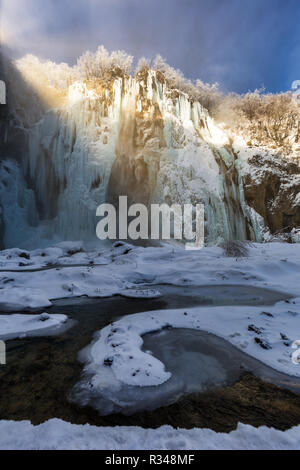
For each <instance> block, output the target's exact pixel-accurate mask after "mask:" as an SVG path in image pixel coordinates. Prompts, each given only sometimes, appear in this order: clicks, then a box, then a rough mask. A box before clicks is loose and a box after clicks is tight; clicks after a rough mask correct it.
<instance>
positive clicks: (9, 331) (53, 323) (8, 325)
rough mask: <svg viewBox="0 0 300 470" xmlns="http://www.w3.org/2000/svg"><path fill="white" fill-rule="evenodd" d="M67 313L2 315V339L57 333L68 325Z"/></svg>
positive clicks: (0, 326) (0, 329)
mask: <svg viewBox="0 0 300 470" xmlns="http://www.w3.org/2000/svg"><path fill="white" fill-rule="evenodd" d="M67 319H68V318H67V316H66V315H59V314H55V315H48V313H42V314H41V315H24V314H23V315H18V314H16V315H0V339H1V340H8V339H14V338H26V337H28V336H39V335H46V334H56V333H59V332H61V331H62V330H63V329H64V328H65V327H66V322H67Z"/></svg>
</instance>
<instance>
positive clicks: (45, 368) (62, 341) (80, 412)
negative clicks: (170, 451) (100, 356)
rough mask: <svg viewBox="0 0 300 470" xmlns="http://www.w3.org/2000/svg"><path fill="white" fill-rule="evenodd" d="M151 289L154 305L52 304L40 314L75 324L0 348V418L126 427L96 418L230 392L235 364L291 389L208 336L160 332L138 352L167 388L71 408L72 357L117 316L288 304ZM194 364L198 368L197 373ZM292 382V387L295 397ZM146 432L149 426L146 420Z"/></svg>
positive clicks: (251, 295)
mask: <svg viewBox="0 0 300 470" xmlns="http://www.w3.org/2000/svg"><path fill="white" fill-rule="evenodd" d="M152 287H154V286H152ZM141 288H144V286H143V287H141ZM155 288H156V289H158V290H159V291H160V292H161V294H162V295H161V297H159V298H156V299H146V298H143V299H137V298H125V297H120V296H115V297H112V298H102V299H89V298H86V297H81V298H74V299H61V300H58V301H55V302H54V305H53V306H52V307H50V308H47V309H46V311H47V312H48V313H63V314H66V315H67V316H68V318H70V319H72V320H75V322H74V326H73V327H72V328H71V329H69V330H67V331H65V332H63V333H62V334H60V335H58V336H55V337H47V338H28V339H22V338H20V339H15V340H11V341H8V342H7V364H6V366H5V367H2V368H1V369H0V396H1V397H5V399H4V398H2V399H1V400H0V419H17V420H19V419H30V420H31V421H32V422H35V423H38V422H42V421H44V420H46V419H50V418H54V417H60V418H62V419H67V420H70V421H72V422H77V423H80V422H90V423H96V424H101V425H102V424H105V423H107V424H110V425H111V424H113V423H115V424H126V423H129V421H128V420H129V418H126V417H124V418H121V417H120V416H119V417H117V416H116V417H115V418H114V415H111V416H106V417H105V416H104V417H102V416H100V415H99V413H100V414H102V415H103V414H104V415H106V414H107V413H110V412H112V411H113V412H117V411H121V412H122V413H128V414H130V413H132V412H134V411H138V410H144V409H147V408H152V409H153V408H157V407H159V406H163V405H165V404H166V403H171V402H174V401H176V400H177V399H178V398H179V397H180V396H182V395H185V394H189V393H191V392H195V391H204V393H205V390H210V389H211V388H210V387H212V388H214V389H215V388H216V387H218V386H220V385H230V384H231V383H233V382H234V381H235V380H237V379H238V377H239V376H240V374H241V372H242V369H241V365H242V366H243V367H245V368H246V369H247V368H248V369H249V370H252V371H253V372H254V373H255V374H256V373H257V374H258V375H259V376H261V377H263V378H264V379H266V380H271V381H272V382H274V383H276V384H279V385H283V386H285V387H286V386H287V387H291V386H292V383H291V382H292V379H291V378H289V377H287V376H284V375H283V374H279V373H276V372H274V371H273V370H272V369H269V368H266V367H261V364H260V363H259V362H258V361H255V360H254V359H253V360H252V359H251V358H249V356H246V355H245V354H243V353H242V352H240V351H238V350H237V349H235V348H234V347H233V346H231V345H230V344H228V343H227V342H226V341H224V340H221V339H219V338H217V337H215V336H213V335H207V334H206V333H202V332H200V331H198V332H196V331H192V332H191V331H190V330H186V331H183V330H177V331H175V330H163V331H162V332H158V333H152V334H149V335H145V336H144V341H145V343H144V347H145V348H146V349H148V350H149V349H150V350H152V352H153V354H154V355H155V356H157V357H158V358H160V359H162V361H163V362H164V363H165V365H166V368H167V369H169V370H170V371H172V372H173V377H174V378H173V379H172V381H170V382H168V383H167V384H164V385H163V386H162V388H161V389H160V388H158V387H149V389H148V390H147V391H146V393H145V390H143V391H141V390H139V392H142V393H140V396H139V397H138V396H137V395H132V392H134V393H135V391H134V390H129V389H128V390H126V391H125V395H124V394H121V396H122V399H124V397H125V398H126V394H127V395H128V396H129V398H130V400H127V401H126V399H125V400H124V403H123V404H122V405H121V406H120V395H119V396H116V397H115V398H116V400H115V401H114V403H112V401H111V400H110V401H107V400H106V398H105V397H102V399H99V396H97V397H94V398H93V397H89V399H88V400H86V399H85V397H78V396H77V397H76V403H77V404H79V406H78V405H77V404H76V403H74V401H72V402H70V401H69V397H70V391H71V390H73V389H74V386H75V384H76V383H78V381H79V380H80V375H81V373H82V364H81V363H80V362H79V361H78V353H79V351H81V350H82V349H83V348H85V347H86V346H88V345H89V344H90V343H91V342H92V339H93V335H94V333H95V332H97V331H99V330H101V329H102V328H104V327H105V326H106V325H108V324H110V323H111V322H113V321H116V320H117V319H118V318H120V317H122V316H124V315H128V314H134V313H138V312H143V311H150V310H160V309H167V308H181V307H193V306H197V305H226V304H227V305H233V304H235V305H236V304H239V305H272V304H274V303H275V302H277V301H278V300H283V299H287V298H289V295H287V294H285V293H280V292H275V291H272V290H268V289H259V288H256V287H251V286H250V287H249V286H230V285H227V286H224V285H223V286H201V287H177V286H169V285H163V286H155ZM181 335H183V336H181ZM178 344H179V346H178ZM172 357H173V359H172ZM174 359H175V360H174ZM198 364H202V367H201V369H200V368H199V367H198ZM174 367H175V369H174V371H173V368H174ZM184 375H186V379H185V378H184ZM298 383H299V381H297V383H296V384H295V390H297V386H298V385H297V384H298ZM154 388H155V391H154ZM73 398H74V397H73ZM110 398H113V397H110ZM132 398H134V400H132ZM82 405H89V406H88V407H85V406H84V407H82ZM123 405H124V406H123ZM95 408H96V410H95ZM158 411H159V410H158ZM135 416H136V418H134V420H133V421H130V422H131V423H132V424H135V423H137V424H138V423H139V424H141V423H144V421H140V419H144V418H140V417H139V416H138V415H135ZM132 419H133V418H130V420H132ZM124 420H125V421H124ZM126 420H127V421H126ZM159 420H160V421H159V422H161V423H164V422H169V420H167V419H165V418H163V416H161V417H160V418H159ZM146 425H147V426H149V427H151V426H152V421H151V418H149V422H148V421H147V422H146Z"/></svg>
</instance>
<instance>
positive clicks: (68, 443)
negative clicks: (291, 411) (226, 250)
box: [0, 419, 300, 450]
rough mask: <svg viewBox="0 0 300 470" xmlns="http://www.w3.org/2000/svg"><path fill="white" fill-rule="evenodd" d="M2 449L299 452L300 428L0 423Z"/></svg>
mask: <svg viewBox="0 0 300 470" xmlns="http://www.w3.org/2000/svg"><path fill="white" fill-rule="evenodd" d="M0 449H6V450H15V449H18V450H20V449H26V450H57V449H59V450H60V449H63V450H77V449H80V450H85V449H86V450H92V449H98V450H143V449H145V450H165V449H166V450H174V449H175V450H203V449H204V450H240V449H241V450H246V449H249V450H257V449H263V450H272V449H273V450H299V449H300V426H298V427H294V428H292V429H289V430H288V431H285V432H282V431H278V430H275V429H272V428H267V427H261V428H254V427H252V426H249V425H245V424H239V425H238V427H237V429H236V430H235V431H232V432H231V433H228V434H226V433H216V432H214V431H212V430H210V429H191V430H187V429H174V428H172V427H171V426H162V427H160V428H158V429H143V428H140V427H134V426H131V427H127V426H126V427H125V426H124V427H123V426H122V427H121V426H116V427H96V426H90V425H88V424H86V425H75V424H70V423H66V422H65V421H61V420H59V419H52V420H50V421H47V422H45V423H43V424H40V425H39V426H33V425H32V424H31V423H30V422H29V421H21V422H14V421H0Z"/></svg>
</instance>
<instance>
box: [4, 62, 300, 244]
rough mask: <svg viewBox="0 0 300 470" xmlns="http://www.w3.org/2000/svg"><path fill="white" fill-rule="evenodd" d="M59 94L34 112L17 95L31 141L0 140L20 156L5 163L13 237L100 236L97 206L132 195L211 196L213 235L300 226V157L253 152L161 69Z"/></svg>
mask: <svg viewBox="0 0 300 470" xmlns="http://www.w3.org/2000/svg"><path fill="white" fill-rule="evenodd" d="M52 93H53V90H52ZM48 95H49V93H48ZM51 96H52V95H51ZM40 98H41V99H42V98H43V96H42V97H40ZM23 99H24V98H23ZM17 101H18V100H17ZM55 103H56V106H57V107H56V108H55V109H49V108H48V110H47V111H46V112H45V111H42V112H41V114H39V113H36V115H37V118H36V120H35V121H34V122H32V116H34V115H35V113H34V112H32V113H30V108H31V106H33V104H32V103H31V102H28V101H27V102H23V103H20V100H19V103H18V106H17V109H18V115H19V116H20V115H21V116H22V118H20V117H19V123H18V125H15V124H14V125H13V129H14V130H12V129H11V130H10V132H19V133H20V134H21V135H22V139H23V143H22V144H20V146H19V148H18V149H17V150H16V149H15V148H14V151H13V152H10V151H8V147H7V148H6V151H5V147H4V148H3V147H2V148H1V153H2V154H3V155H6V156H7V157H11V156H13V157H14V158H15V157H16V156H18V160H19V163H18V164H17V163H16V162H12V161H10V162H9V165H6V169H5V168H4V167H3V165H2V169H1V176H0V181H1V194H2V206H3V211H4V221H5V227H6V229H5V234H4V243H5V245H6V246H15V245H16V244H19V245H20V246H21V245H24V244H25V245H26V244H27V245H28V244H32V243H35V244H37V243H39V244H40V243H43V242H45V243H46V242H47V241H48V240H53V239H85V240H91V241H96V235H95V225H96V223H97V220H96V216H95V214H96V208H97V206H98V205H99V204H101V203H102V202H105V201H109V202H116V200H117V198H118V196H119V195H124V194H126V195H128V197H129V203H131V202H140V203H144V204H147V205H149V204H151V203H154V202H155V203H162V202H166V203H168V204H173V203H181V204H184V203H192V204H196V203H197V202H198V203H199V202H203V203H204V204H205V217H206V242H207V243H216V242H218V241H221V240H229V239H238V240H244V239H251V240H257V241H261V240H262V237H263V230H264V224H265V225H267V226H269V228H270V229H271V230H272V231H277V230H280V229H282V228H283V227H285V226H286V225H288V227H289V230H290V229H291V228H292V227H296V226H299V203H300V201H298V199H299V197H298V196H296V195H297V194H298V193H299V170H298V167H297V166H296V165H294V166H293V168H292V166H288V164H284V163H278V164H277V166H276V165H274V164H273V163H274V162H278V161H279V160H278V158H277V159H276V157H275V156H274V157H272V156H271V154H269V153H268V152H266V151H264V153H263V154H262V156H261V157H259V158H258V160H255V158H254V156H253V155H252V154H251V152H252V151H251V149H249V147H247V145H246V144H245V143H244V142H243V141H242V140H241V139H240V140H238V141H237V142H233V141H232V140H231V139H229V138H228V136H227V135H226V134H225V132H224V131H223V130H222V129H221V128H219V127H218V126H217V125H216V124H215V122H214V121H213V120H212V119H211V117H210V116H209V114H208V112H207V110H205V109H204V108H203V107H202V106H201V104H200V103H198V102H193V101H192V100H191V99H189V97H188V96H187V95H186V94H184V93H182V92H179V91H177V90H171V89H169V88H168V85H167V83H166V82H165V80H164V77H163V76H162V75H161V74H159V73H157V72H155V71H152V70H149V71H148V72H145V73H140V74H138V75H137V76H136V77H134V78H133V77H129V76H116V77H112V78H111V80H109V81H107V82H106V83H104V82H100V81H85V82H75V83H73V84H72V85H71V86H70V87H69V89H68V93H67V94H66V95H65V96H63V95H62V94H61V93H60V95H59V99H58V100H56V101H55ZM36 106H37V105H36V101H35V102H34V110H35V112H36ZM15 109H16V107H15ZM26 113H27V115H29V117H28V118H27V116H26ZM22 139H21V140H22ZM12 140H14V139H12ZM21 140H20V142H21ZM253 151H254V150H253ZM255 151H256V154H257V153H259V152H258V151H257V148H256V149H255ZM268 158H269V160H268ZM262 159H263V160H264V163H263V164H262V163H261V162H262ZM278 165H279V166H280V165H281V167H280V168H279V167H278ZM262 167H263V168H264V171H261V168H262ZM275 168H276V171H275ZM7 169H8V170H9V171H7ZM291 175H292V176H291ZM283 186H284V188H283ZM295 197H296V198H295ZM297 197H298V199H297ZM270 201H271V202H270ZM295 201H296V202H295ZM297 201H298V202H297ZM11 214H14V217H15V218H18V223H19V226H21V227H22V229H21V232H20V230H19V231H17V232H18V233H16V230H15V228H16V225H15V222H14V221H13V220H12V219H13V217H12V215H11ZM287 222H288V224H287Z"/></svg>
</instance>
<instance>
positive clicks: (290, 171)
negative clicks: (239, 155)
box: [243, 154, 300, 233]
mask: <svg viewBox="0 0 300 470" xmlns="http://www.w3.org/2000/svg"><path fill="white" fill-rule="evenodd" d="M248 164H249V166H250V167H251V171H250V172H249V173H248V174H246V175H245V177H244V179H243V182H244V193H245V199H246V201H247V203H248V204H249V206H250V207H253V209H254V210H255V211H256V212H257V213H258V214H260V215H261V216H262V217H263V219H264V221H265V224H266V225H267V226H268V227H269V229H270V231H271V233H278V232H290V231H291V230H292V229H296V228H299V227H300V173H299V167H298V166H297V165H296V164H295V163H291V162H288V161H285V160H283V159H279V158H277V159H275V158H272V157H270V156H262V155H259V154H257V155H254V156H253V157H251V158H250V159H249V160H248Z"/></svg>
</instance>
